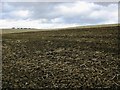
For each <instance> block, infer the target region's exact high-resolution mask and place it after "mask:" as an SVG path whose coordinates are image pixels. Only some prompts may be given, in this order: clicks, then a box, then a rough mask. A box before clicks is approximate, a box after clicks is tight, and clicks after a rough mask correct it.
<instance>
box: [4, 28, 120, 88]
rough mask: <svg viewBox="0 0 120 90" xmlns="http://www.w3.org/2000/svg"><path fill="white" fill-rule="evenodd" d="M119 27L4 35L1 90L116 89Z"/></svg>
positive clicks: (119, 83) (118, 83)
mask: <svg viewBox="0 0 120 90" xmlns="http://www.w3.org/2000/svg"><path fill="white" fill-rule="evenodd" d="M118 33H119V32H118V27H106V28H104V27H102V28H90V29H71V30H60V31H41V32H27V33H16V34H15V33H14V34H3V41H2V45H3V46H2V69H3V71H2V86H3V88H33V89H40V88H43V89H44V88H80V87H83V88H86V87H88V88H117V87H119V86H120V59H119V56H118V54H119V43H120V42H119V36H118Z"/></svg>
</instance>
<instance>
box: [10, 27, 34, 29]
mask: <svg viewBox="0 0 120 90" xmlns="http://www.w3.org/2000/svg"><path fill="white" fill-rule="evenodd" d="M12 29H33V28H15V27H12Z"/></svg>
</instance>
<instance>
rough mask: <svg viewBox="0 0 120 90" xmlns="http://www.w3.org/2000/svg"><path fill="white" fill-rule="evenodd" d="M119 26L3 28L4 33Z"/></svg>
mask: <svg viewBox="0 0 120 90" xmlns="http://www.w3.org/2000/svg"><path fill="white" fill-rule="evenodd" d="M113 26H118V24H105V25H91V26H78V27H70V28H58V29H2V30H0V31H2V34H7V33H21V32H31V31H32V32H34V31H51V30H63V29H66V30H69V29H80V28H81V29H82V28H100V27H113Z"/></svg>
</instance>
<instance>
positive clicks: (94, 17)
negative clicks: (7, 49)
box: [0, 1, 118, 28]
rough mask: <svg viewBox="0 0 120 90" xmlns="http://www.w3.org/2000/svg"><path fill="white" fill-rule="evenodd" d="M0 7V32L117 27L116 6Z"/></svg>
mask: <svg viewBox="0 0 120 90" xmlns="http://www.w3.org/2000/svg"><path fill="white" fill-rule="evenodd" d="M2 6H3V7H2V8H3V11H2V14H1V15H2V16H1V17H2V18H0V28H9V27H34V28H58V27H69V26H78V25H96V24H113V23H118V5H117V3H108V2H106V3H90V2H83V1H81V2H80V1H79V2H67V3H65V2H61V3H60V2H46V3H45V2H39V3H37V2H36V3H35V2H34V3H33V2H32V3H30V2H26V3H25V2H23V3H20V2H19V3H18V2H13V3H4V4H3V5H2Z"/></svg>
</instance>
